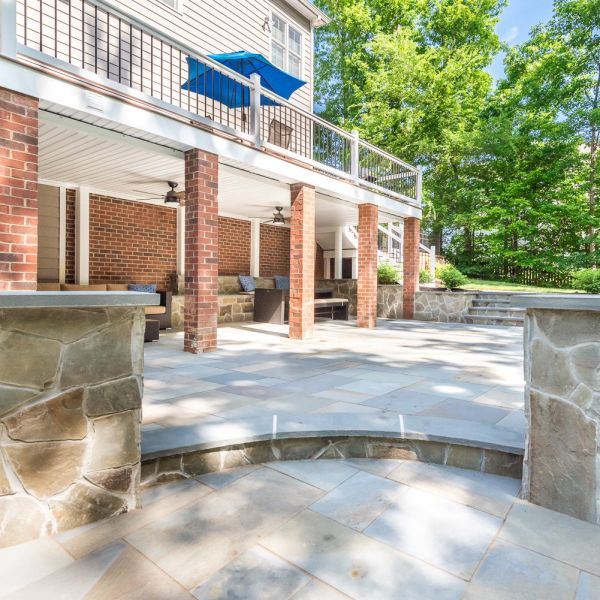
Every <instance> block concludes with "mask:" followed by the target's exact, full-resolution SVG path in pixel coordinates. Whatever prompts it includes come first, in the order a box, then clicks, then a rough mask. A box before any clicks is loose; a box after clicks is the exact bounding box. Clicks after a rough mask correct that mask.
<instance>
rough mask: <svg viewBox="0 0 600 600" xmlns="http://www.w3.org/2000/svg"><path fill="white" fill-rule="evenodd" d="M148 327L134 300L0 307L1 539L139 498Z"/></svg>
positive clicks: (13, 539) (37, 532)
mask: <svg viewBox="0 0 600 600" xmlns="http://www.w3.org/2000/svg"><path fill="white" fill-rule="evenodd" d="M143 332H144V311H143V309H142V308H137V307H111V308H39V309H38V308H25V309H23V308H14V309H13V308H11V309H7V308H5V309H1V310H0V547H2V546H8V545H12V544H17V543H19V542H24V541H27V540H30V539H34V538H37V537H40V536H44V535H48V534H52V533H55V532H57V531H64V530H66V529H70V528H73V527H77V526H79V525H84V524H86V523H89V522H91V521H95V520H97V519H102V518H105V517H109V516H112V515H115V514H118V513H122V512H125V511H128V510H130V509H133V508H135V507H136V506H137V504H138V490H139V478H140V437H139V435H140V434H139V431H140V414H141V397H142V371H143V337H144V336H143ZM32 568H34V565H32Z"/></svg>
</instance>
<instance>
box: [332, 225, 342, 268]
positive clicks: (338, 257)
mask: <svg viewBox="0 0 600 600" xmlns="http://www.w3.org/2000/svg"><path fill="white" fill-rule="evenodd" d="M334 238H335V249H334V256H333V258H334V265H333V266H334V269H333V270H334V279H341V278H342V256H343V251H344V228H343V227H338V228H336V230H335V234H334Z"/></svg>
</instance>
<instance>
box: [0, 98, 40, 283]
mask: <svg viewBox="0 0 600 600" xmlns="http://www.w3.org/2000/svg"><path fill="white" fill-rule="evenodd" d="M37 224H38V100H37V98H30V97H29V96H23V95H21V94H17V93H14V92H11V91H9V90H5V89H0V290H35V289H36V282H37V254H38V239H37Z"/></svg>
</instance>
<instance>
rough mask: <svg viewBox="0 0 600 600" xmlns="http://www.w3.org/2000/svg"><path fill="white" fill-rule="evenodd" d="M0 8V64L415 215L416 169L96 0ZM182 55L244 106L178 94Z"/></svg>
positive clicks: (184, 73) (32, 1)
mask: <svg viewBox="0 0 600 600" xmlns="http://www.w3.org/2000/svg"><path fill="white" fill-rule="evenodd" d="M0 1H1V3H0V6H1V8H2V13H1V16H2V31H1V34H2V35H1V40H0V49H1V50H2V55H3V56H4V57H8V58H11V59H12V60H14V61H16V62H18V63H20V64H23V65H26V66H27V67H28V68H30V69H34V70H37V71H42V72H45V73H47V74H50V75H52V76H54V77H58V78H64V77H68V78H69V80H70V81H74V82H76V83H77V84H81V85H84V86H85V87H87V88H89V89H93V90H94V91H96V92H99V93H100V94H102V95H105V96H109V97H113V98H118V99H125V100H127V101H130V102H134V103H135V104H136V105H137V106H140V107H143V108H145V109H147V110H150V111H153V112H158V113H160V114H162V115H166V116H169V117H170V118H174V119H177V120H179V121H181V122H185V123H186V124H191V125H194V126H197V127H200V128H202V129H204V130H208V131H211V132H215V133H217V134H218V135H221V136H224V137H227V138H228V139H230V140H233V141H236V142H238V143H240V144H243V145H245V146H246V147H248V146H250V147H254V148H258V149H260V150H262V151H264V152H266V153H270V154H273V155H276V156H278V157H283V158H285V159H286V160H289V161H293V162H294V163H295V164H300V165H303V166H306V167H308V168H310V169H312V170H315V171H317V172H320V173H324V174H327V175H329V176H333V177H335V178H338V179H340V180H344V181H345V182H347V183H351V184H353V185H355V186H358V187H361V188H365V189H368V190H369V191H371V192H375V193H377V194H381V195H383V196H386V197H387V198H388V199H392V200H397V201H399V202H401V203H403V204H408V205H410V206H412V207H413V208H416V209H419V208H420V205H421V174H420V171H419V170H418V169H417V168H415V167H413V166H411V165H409V164H407V163H405V162H404V161H402V160H400V159H399V158H397V157H395V156H392V155H391V154H389V153H387V152H385V151H383V150H381V149H379V148H377V147H375V146H373V145H371V144H369V143H368V142H366V141H364V140H362V139H360V138H359V137H358V135H357V134H355V133H350V132H347V131H344V130H343V129H340V128H338V127H336V126H334V125H332V124H331V123H328V122H327V121H325V120H323V119H321V118H319V117H318V116H317V115H315V114H313V113H312V112H310V111H308V110H305V109H303V108H302V107H301V106H299V105H298V103H297V102H293V101H292V102H289V101H286V100H284V99H283V98H281V97H279V96H277V95H275V94H273V93H271V92H269V91H267V90H265V89H264V88H261V86H260V80H259V79H258V78H257V77H255V78H252V79H248V78H246V77H244V76H242V75H240V74H238V73H236V72H234V71H232V70H230V69H228V68H226V67H224V66H223V65H221V64H220V63H217V62H215V61H213V60H211V59H210V58H208V57H207V56H206V54H204V53H203V52H201V51H200V50H199V49H198V48H196V47H191V46H190V45H188V44H187V43H185V40H182V39H174V38H173V37H171V36H169V35H167V34H165V33H164V31H161V30H159V29H158V28H156V27H154V26H153V25H152V24H150V23H146V22H144V21H142V20H141V19H140V18H138V17H136V16H134V15H133V14H128V13H126V12H125V11H124V10H119V9H117V8H115V7H114V6H113V5H112V4H108V3H107V2H105V1H103V0H70V1H69V0H0ZM130 4H131V2H130ZM137 12H140V11H139V10H138V11H137ZM227 48H228V46H227V47H225V48H224V49H225V50H227ZM188 58H193V59H195V60H197V61H198V62H199V63H200V64H202V65H205V66H206V67H207V69H211V70H214V71H215V72H217V73H219V74H220V75H221V76H220V77H219V78H218V81H219V85H221V86H226V87H227V89H228V90H230V91H231V92H232V93H236V94H240V95H241V96H242V97H247V98H249V102H248V103H247V104H248V105H247V106H246V105H244V106H241V107H239V108H230V107H228V106H227V105H226V104H224V103H220V102H218V101H216V100H213V99H211V97H210V95H201V94H197V93H194V92H192V91H190V90H187V89H183V88H182V84H183V83H184V82H185V81H186V80H187V78H188V67H187V59H188ZM204 77H205V78H206V73H205V74H204ZM214 81H216V78H213V79H212V82H213V85H214ZM205 84H206V85H210V81H208V82H206V81H205ZM205 87H206V86H205ZM212 95H213V96H214V95H215V94H212ZM261 99H262V100H261Z"/></svg>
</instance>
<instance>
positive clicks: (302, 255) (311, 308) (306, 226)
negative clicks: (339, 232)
mask: <svg viewBox="0 0 600 600" xmlns="http://www.w3.org/2000/svg"><path fill="white" fill-rule="evenodd" d="M290 192H291V204H292V220H291V232H290V316H289V323H290V333H289V336H290V338H292V339H295V340H304V339H306V338H309V337H312V334H313V328H314V322H315V254H316V240H315V188H313V187H311V186H308V185H304V184H303V183H295V184H293V185H291V186H290Z"/></svg>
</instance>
